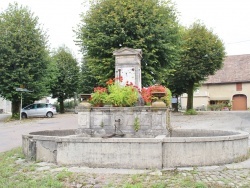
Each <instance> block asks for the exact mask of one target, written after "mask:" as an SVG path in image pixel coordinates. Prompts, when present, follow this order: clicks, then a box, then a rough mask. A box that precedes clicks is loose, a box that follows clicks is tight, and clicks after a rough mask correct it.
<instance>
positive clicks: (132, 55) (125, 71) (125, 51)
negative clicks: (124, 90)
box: [113, 47, 142, 89]
mask: <svg viewBox="0 0 250 188" xmlns="http://www.w3.org/2000/svg"><path fill="white" fill-rule="evenodd" d="M113 55H114V56H115V77H116V78H118V77H122V78H123V81H122V82H120V84H121V85H126V83H127V82H128V83H130V82H132V83H133V85H136V86H138V88H139V89H141V87H142V86H141V59H142V50H141V49H132V48H126V47H125V48H121V49H119V50H115V51H114V52H113Z"/></svg>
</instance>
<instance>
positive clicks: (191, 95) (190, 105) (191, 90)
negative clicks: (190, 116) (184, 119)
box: [187, 83, 194, 110]
mask: <svg viewBox="0 0 250 188" xmlns="http://www.w3.org/2000/svg"><path fill="white" fill-rule="evenodd" d="M187 95H188V98H187V110H190V109H193V98H194V83H190V84H189V86H188V91H187Z"/></svg>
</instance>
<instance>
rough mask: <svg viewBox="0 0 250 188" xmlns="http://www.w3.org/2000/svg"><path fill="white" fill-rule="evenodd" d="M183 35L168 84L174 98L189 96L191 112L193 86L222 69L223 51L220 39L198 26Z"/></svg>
mask: <svg viewBox="0 0 250 188" xmlns="http://www.w3.org/2000/svg"><path fill="white" fill-rule="evenodd" d="M182 33H183V35H182V38H183V43H182V55H181V61H180V62H179V63H177V64H176V65H175V70H176V72H175V73H174V76H172V77H171V78H170V79H169V81H170V88H172V89H173V91H174V93H175V94H182V93H185V92H186V93H187V94H188V101H187V110H188V109H192V108H193V91H194V89H195V85H199V84H200V83H201V82H202V81H204V80H206V79H207V77H208V76H209V75H213V74H215V72H216V71H217V70H218V69H220V68H221V66H222V63H223V59H224V57H225V48H224V45H223V42H222V41H221V40H220V38H219V37H218V36H217V35H216V34H214V33H213V31H212V30H209V29H207V28H206V26H205V25H204V24H202V23H200V22H195V23H194V24H192V25H191V26H190V27H189V28H187V29H186V30H184V31H183V32H182ZM173 84H175V85H173Z"/></svg>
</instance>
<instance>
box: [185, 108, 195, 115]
mask: <svg viewBox="0 0 250 188" xmlns="http://www.w3.org/2000/svg"><path fill="white" fill-rule="evenodd" d="M184 114H185V115H197V114H198V113H197V112H196V110H195V109H189V110H187V111H186V112H185V113H184Z"/></svg>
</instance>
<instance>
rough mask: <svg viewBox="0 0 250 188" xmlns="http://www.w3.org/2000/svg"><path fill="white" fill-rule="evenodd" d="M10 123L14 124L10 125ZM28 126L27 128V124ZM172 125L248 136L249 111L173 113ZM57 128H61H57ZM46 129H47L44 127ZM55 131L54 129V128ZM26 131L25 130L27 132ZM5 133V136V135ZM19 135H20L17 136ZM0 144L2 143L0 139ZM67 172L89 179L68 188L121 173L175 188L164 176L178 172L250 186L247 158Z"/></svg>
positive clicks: (217, 183)
mask: <svg viewBox="0 0 250 188" xmlns="http://www.w3.org/2000/svg"><path fill="white" fill-rule="evenodd" d="M76 117H77V115H75V114H68V115H64V116H61V117H60V118H52V119H47V118H45V119H41V120H36V121H31V123H30V122H29V121H27V122H26V123H23V124H21V125H20V122H19V123H16V124H15V123H14V125H12V126H17V127H19V126H21V127H24V126H25V129H26V128H31V127H33V126H34V127H36V126H37V127H36V128H35V129H41V128H44V127H41V125H46V124H47V125H50V126H52V125H53V124H54V125H55V124H58V123H59V119H60V120H61V121H64V123H65V122H66V124H68V126H70V127H72V128H73V127H76V123H77V121H76ZM12 124H13V123H12ZM26 124H27V125H26ZM171 124H172V126H173V127H174V128H195V129H220V130H241V131H246V132H249V133H250V112H248V111H244V112H200V113H199V115H196V116H185V115H182V114H181V113H173V114H172V116H171ZM4 127H11V126H10V123H7V124H6V123H0V132H2V130H3V128H4ZM59 127H60V126H59ZM46 128H47V127H46ZM53 128H54V127H53ZM26 132H27V130H26ZM6 134H7V133H6ZM19 134H20V133H19ZM0 137H1V144H2V137H3V135H0ZM38 165H41V167H40V169H38V170H40V171H51V170H54V171H55V170H58V171H60V170H62V168H61V167H59V166H58V167H55V166H54V164H48V163H41V164H39V163H38ZM67 169H68V170H69V171H72V172H75V173H86V174H87V176H88V178H87V179H86V180H85V182H84V185H85V186H82V185H83V184H81V183H77V182H76V183H77V185H75V186H74V185H71V186H70V187H77V186H78V187H96V188H97V187H103V185H106V183H105V182H108V181H109V180H110V179H114V177H115V178H122V177H123V176H124V174H142V173H143V174H149V175H152V173H153V174H156V175H157V176H158V178H159V179H164V181H166V182H168V183H169V184H168V185H170V186H169V187H179V186H176V184H175V183H174V182H172V181H171V176H167V175H166V174H167V173H170V172H171V170H175V171H178V172H179V173H180V176H182V177H187V178H191V179H193V180H194V181H196V182H205V183H207V184H208V185H209V186H210V187H216V188H217V187H245V188H246V187H250V159H248V160H245V161H243V162H240V163H234V164H226V165H221V166H207V167H188V168H177V169H164V170H161V171H158V170H156V171H152V170H133V169H130V170H127V169H98V168H87V167H67Z"/></svg>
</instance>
